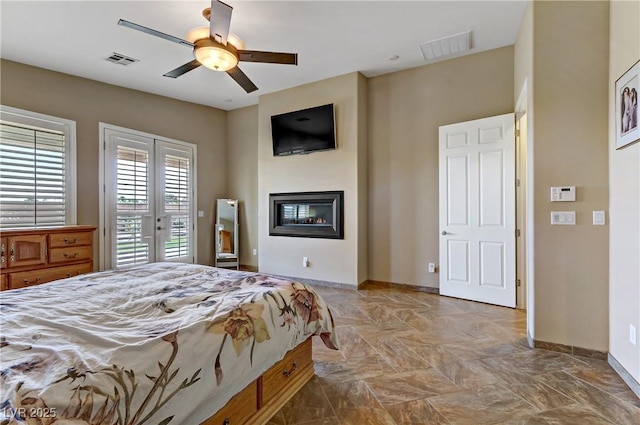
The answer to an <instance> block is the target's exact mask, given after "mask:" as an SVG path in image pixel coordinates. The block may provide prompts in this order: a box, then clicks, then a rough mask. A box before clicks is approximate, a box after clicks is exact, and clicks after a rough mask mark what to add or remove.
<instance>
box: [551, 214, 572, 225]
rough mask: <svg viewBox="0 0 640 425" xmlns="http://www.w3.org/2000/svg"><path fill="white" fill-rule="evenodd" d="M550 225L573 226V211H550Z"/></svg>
mask: <svg viewBox="0 0 640 425" xmlns="http://www.w3.org/2000/svg"><path fill="white" fill-rule="evenodd" d="M551 224H552V225H554V226H556V225H560V226H575V224H576V212H575V211H551Z"/></svg>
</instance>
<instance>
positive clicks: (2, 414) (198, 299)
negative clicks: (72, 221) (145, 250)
mask: <svg viewBox="0 0 640 425" xmlns="http://www.w3.org/2000/svg"><path fill="white" fill-rule="evenodd" d="M0 312H1V318H0V334H1V339H0V403H1V405H0V424H29V425H40V424H44V425H51V424H55V425H71V424H73V425H116V424H117V425H142V424H145V423H146V424H149V425H157V424H159V425H167V424H171V425H173V424H186V425H195V424H198V423H200V422H201V421H203V420H204V419H206V418H208V417H209V416H211V415H212V414H213V413H215V412H216V411H217V410H219V409H220V408H221V407H222V406H224V405H225V404H226V402H227V401H228V400H229V399H230V398H231V397H232V396H233V395H234V394H236V393H237V392H239V391H240V390H241V389H242V388H244V387H245V386H246V385H248V384H249V383H250V382H251V381H253V380H255V379H256V378H258V377H259V376H260V375H261V374H262V373H263V372H264V371H266V370H267V369H268V368H269V367H270V366H271V365H272V364H274V363H275V362H276V361H278V360H280V359H281V358H282V357H283V356H284V354H285V353H286V352H287V351H288V350H290V349H292V348H293V347H295V346H296V345H298V344H299V343H301V342H303V341H304V340H306V339H307V338H308V337H309V336H310V335H320V336H321V337H322V339H323V341H324V343H325V344H326V345H327V346H328V347H330V348H337V346H338V342H337V339H336V336H335V333H333V319H332V317H331V312H330V311H329V309H328V308H327V306H326V304H325V303H324V301H323V300H322V299H321V298H320V296H318V294H316V293H315V292H314V291H313V290H312V289H311V288H309V287H308V286H306V285H303V284H301V283H296V282H292V281H288V280H283V279H281V278H276V277H273V276H265V275H259V274H254V273H245V272H237V271H228V270H223V269H216V268H212V267H208V266H200V265H192V264H176V263H155V264H149V265H146V266H139V267H133V268H129V269H125V270H117V271H108V272H99V273H93V274H89V275H83V276H78V277H76V278H71V279H65V280H61V281H57V282H52V283H49V284H46V285H40V286H36V287H32V288H28V289H17V290H13V291H5V292H2V293H0ZM72 418H73V419H72Z"/></svg>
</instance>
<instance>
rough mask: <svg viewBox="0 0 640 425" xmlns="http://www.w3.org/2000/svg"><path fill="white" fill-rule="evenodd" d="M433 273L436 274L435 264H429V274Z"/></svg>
mask: <svg viewBox="0 0 640 425" xmlns="http://www.w3.org/2000/svg"><path fill="white" fill-rule="evenodd" d="M435 272H436V264H435V263H429V273H435Z"/></svg>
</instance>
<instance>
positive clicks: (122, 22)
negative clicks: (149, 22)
mask: <svg viewBox="0 0 640 425" xmlns="http://www.w3.org/2000/svg"><path fill="white" fill-rule="evenodd" d="M118 25H122V26H123V27H127V28H131V29H132V30H137V31H141V32H144V33H147V34H150V35H155V36H156V37H160V38H164V39H165V40H169V41H173V42H174V43H178V44H182V45H184V46H188V47H193V43H190V42H188V41H187V40H183V39H181V38H178V37H174V36H172V35H169V34H165V33H163V32H160V31H156V30H154V29H151V28H147V27H143V26H142V25H138V24H134V23H133V22H129V21H125V20H124V19H120V20H119V21H118Z"/></svg>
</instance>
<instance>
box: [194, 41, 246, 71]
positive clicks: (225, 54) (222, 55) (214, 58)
mask: <svg viewBox="0 0 640 425" xmlns="http://www.w3.org/2000/svg"><path fill="white" fill-rule="evenodd" d="M195 56H196V59H197V60H198V62H200V63H201V64H202V65H203V66H205V67H207V68H209V69H213V70H214V71H228V70H230V69H232V68H235V67H236V65H238V58H237V57H236V56H235V55H234V54H233V53H231V52H229V51H226V50H224V49H222V48H220V47H215V46H205V47H199V48H196V51H195Z"/></svg>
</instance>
